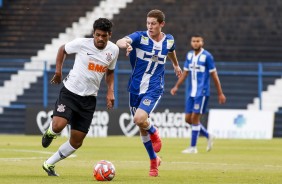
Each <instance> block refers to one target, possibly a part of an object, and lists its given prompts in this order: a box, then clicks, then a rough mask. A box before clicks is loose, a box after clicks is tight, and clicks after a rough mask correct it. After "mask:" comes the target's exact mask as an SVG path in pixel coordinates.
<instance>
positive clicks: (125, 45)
mask: <svg viewBox="0 0 282 184" xmlns="http://www.w3.org/2000/svg"><path fill="white" fill-rule="evenodd" d="M130 44H131V40H130V39H128V38H122V39H119V40H118V41H117V43H116V45H117V46H118V47H119V48H121V49H126V56H128V55H129V53H130V52H131V51H132V49H133V48H132V46H131V45H130Z"/></svg>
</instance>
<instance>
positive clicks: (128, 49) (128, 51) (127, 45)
mask: <svg viewBox="0 0 282 184" xmlns="http://www.w3.org/2000/svg"><path fill="white" fill-rule="evenodd" d="M132 50H133V48H132V46H131V45H130V44H129V43H126V56H129V53H130V52H131V51H132Z"/></svg>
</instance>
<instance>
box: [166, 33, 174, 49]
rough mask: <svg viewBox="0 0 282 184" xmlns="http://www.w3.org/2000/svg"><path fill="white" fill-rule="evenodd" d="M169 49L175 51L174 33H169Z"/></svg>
mask: <svg viewBox="0 0 282 184" xmlns="http://www.w3.org/2000/svg"><path fill="white" fill-rule="evenodd" d="M166 36H167V49H168V52H173V51H174V50H175V41H174V38H173V36H172V35H170V34H167V35H166Z"/></svg>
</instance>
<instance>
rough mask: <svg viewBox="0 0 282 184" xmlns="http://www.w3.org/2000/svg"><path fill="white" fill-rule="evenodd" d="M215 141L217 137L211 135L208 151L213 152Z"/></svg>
mask: <svg viewBox="0 0 282 184" xmlns="http://www.w3.org/2000/svg"><path fill="white" fill-rule="evenodd" d="M214 139H215V136H214V135H211V134H209V138H208V145H207V151H211V150H212V147H213V141H214Z"/></svg>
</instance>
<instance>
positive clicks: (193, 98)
mask: <svg viewBox="0 0 282 184" xmlns="http://www.w3.org/2000/svg"><path fill="white" fill-rule="evenodd" d="M203 45H204V39H203V37H202V36H201V35H199V34H195V35H193V36H192V37H191V46H192V48H193V50H191V51H189V52H188V53H187V56H186V61H185V63H184V69H183V70H184V71H183V74H182V76H181V77H180V78H179V79H178V81H177V82H176V84H175V86H174V87H173V88H172V89H171V91H170V93H171V94H172V95H175V94H176V92H177V90H178V87H179V86H180V85H181V84H182V83H183V81H184V80H185V79H186V77H187V76H188V75H190V77H189V80H188V94H189V96H188V99H187V101H186V109H185V113H186V115H185V121H186V122H187V123H189V124H190V125H191V126H192V135H191V144H190V147H188V148H187V149H185V150H183V151H182V153H197V152H198V150H197V147H196V145H197V139H198V136H199V133H201V134H203V135H204V136H205V137H206V138H207V139H208V145H207V151H210V150H211V149H212V146H213V139H214V136H213V135H211V134H210V133H209V132H208V131H207V130H206V129H205V127H204V126H203V125H202V124H201V123H200V118H201V115H202V114H204V113H205V112H206V108H207V104H208V100H209V96H210V76H211V77H212V79H213V81H214V84H215V87H216V89H217V94H218V102H219V104H224V103H225V101H226V97H225V96H224V94H223V92H222V88H221V84H220V81H219V77H218V75H217V71H216V68H215V64H214V59H213V56H212V54H211V53H210V52H208V51H207V50H205V49H204V48H203Z"/></svg>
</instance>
